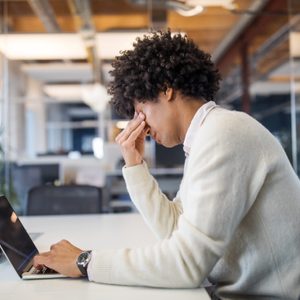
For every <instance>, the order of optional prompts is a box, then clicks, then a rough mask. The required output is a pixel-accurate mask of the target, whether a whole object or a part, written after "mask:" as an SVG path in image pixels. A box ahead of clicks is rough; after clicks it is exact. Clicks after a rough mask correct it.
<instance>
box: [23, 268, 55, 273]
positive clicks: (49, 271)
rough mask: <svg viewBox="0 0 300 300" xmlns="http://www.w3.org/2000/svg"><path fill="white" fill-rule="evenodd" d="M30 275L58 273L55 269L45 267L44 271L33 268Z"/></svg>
mask: <svg viewBox="0 0 300 300" xmlns="http://www.w3.org/2000/svg"><path fill="white" fill-rule="evenodd" d="M29 273H30V274H55V273H57V272H56V271H54V270H53V269H50V268H47V267H43V268H42V269H37V268H35V267H32V268H31V269H30V271H29Z"/></svg>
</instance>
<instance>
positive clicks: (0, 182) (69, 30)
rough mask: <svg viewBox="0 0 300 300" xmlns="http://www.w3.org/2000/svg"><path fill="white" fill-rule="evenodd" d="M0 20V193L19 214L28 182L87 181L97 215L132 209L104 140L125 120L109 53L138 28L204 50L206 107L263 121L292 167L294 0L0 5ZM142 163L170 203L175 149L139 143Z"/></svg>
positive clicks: (299, 11)
mask: <svg viewBox="0 0 300 300" xmlns="http://www.w3.org/2000/svg"><path fill="white" fill-rule="evenodd" d="M0 17H1V19H0V20H1V21H0V32H1V35H0V74H1V75H0V192H1V193H4V194H6V195H7V196H8V197H9V199H10V201H11V203H12V204H13V205H14V206H15V208H16V209H17V210H18V211H19V213H21V214H22V213H25V214H26V213H29V212H28V197H29V194H30V192H31V193H32V190H33V189H35V188H37V187H42V186H47V188H49V187H51V186H52V187H58V186H60V187H62V186H68V187H74V188H76V186H77V187H78V186H82V187H83V188H84V187H85V186H87V185H88V186H93V187H97V188H98V189H99V190H100V191H101V201H100V202H101V209H100V210H101V212H124V211H126V212H128V211H134V207H133V206H132V205H131V201H130V199H129V197H128V195H127V193H126V189H125V185H124V181H123V179H122V177H121V167H122V165H123V162H122V157H121V152H120V150H119V148H118V146H117V145H116V144H115V142H114V138H115V136H116V135H117V134H118V133H119V132H120V130H122V128H124V126H126V120H123V119H122V118H121V117H120V116H118V115H117V114H116V113H115V112H114V111H113V110H112V108H111V107H110V105H109V104H108V102H109V96H108V95H107V92H106V86H107V84H108V82H109V80H110V75H109V70H110V69H111V61H112V60H113V59H114V57H115V56H116V55H118V53H119V51H120V50H125V49H130V48H131V47H132V43H133V42H134V40H135V38H136V37H137V36H143V34H144V33H146V32H148V31H149V30H150V28H154V29H165V28H171V29H172V30H173V31H177V32H184V33H186V34H188V36H189V37H190V38H192V39H193V40H194V41H195V42H196V43H197V44H198V45H199V47H200V48H202V49H203V50H205V51H207V52H209V53H211V54H212V57H213V60H214V61H215V63H216V64H217V66H218V67H219V69H220V71H221V73H222V77H223V82H222V86H221V90H220V92H219V93H218V96H217V102H218V103H219V104H220V105H222V106H224V107H228V108H229V109H236V110H242V111H245V112H247V113H249V114H251V115H252V116H253V117H254V118H256V119H257V120H258V121H260V122H261V123H262V124H263V125H265V126H266V127H267V128H268V129H269V130H270V131H271V132H272V133H273V134H274V135H275V136H276V137H277V138H278V140H279V142H280V143H281V144H282V146H283V148H284V149H285V151H286V153H287V155H288V157H289V159H290V162H291V164H292V166H293V167H294V169H295V172H297V174H300V113H299V111H300V97H299V94H300V1H299V0H165V1H164V0H6V1H3V0H0ZM145 160H146V161H147V162H148V164H149V166H150V167H151V172H152V173H153V175H154V176H155V177H156V178H157V179H158V181H159V182H160V184H161V187H162V189H163V191H164V192H166V193H167V194H168V196H169V197H170V198H172V197H173V196H174V195H175V194H176V191H177V189H178V187H179V182H180V178H181V176H182V166H183V161H184V154H183V151H182V148H181V147H180V146H179V147H176V148H174V149H171V150H166V149H164V148H163V147H162V146H160V145H156V144H155V142H154V141H153V140H151V139H149V140H147V142H146V153H145ZM84 191H85V190H83V195H86V196H84V197H89V196H88V195H92V194H93V192H91V194H89V193H88V192H86V194H85V192H84ZM60 193H62V190H60ZM77 194H78V193H77ZM30 195H31V194H30ZM41 195H43V194H41ZM53 195H54V194H53ZM70 195H71V194H69V196H70ZM93 195H95V193H94V194H93ZM43 197H44V196H43ZM70 197H71V198H72V197H73V196H70ZM84 197H83V198H84ZM91 197H92V196H91ZM45 201H46V200H45ZM82 201H84V200H82ZM97 209H98V208H97Z"/></svg>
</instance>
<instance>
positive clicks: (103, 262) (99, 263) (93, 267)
mask: <svg viewBox="0 0 300 300" xmlns="http://www.w3.org/2000/svg"><path fill="white" fill-rule="evenodd" d="M114 252H115V251H95V250H93V251H92V258H91V260H90V263H89V265H88V269H87V273H88V278H89V280H90V281H95V282H101V283H111V268H112V257H113V256H114Z"/></svg>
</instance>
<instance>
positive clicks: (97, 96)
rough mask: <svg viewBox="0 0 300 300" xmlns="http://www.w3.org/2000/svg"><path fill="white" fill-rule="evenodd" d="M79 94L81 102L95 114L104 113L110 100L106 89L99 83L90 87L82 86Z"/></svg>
mask: <svg viewBox="0 0 300 300" xmlns="http://www.w3.org/2000/svg"><path fill="white" fill-rule="evenodd" d="M81 92H82V100H83V101H84V102H85V103H86V104H87V105H89V106H90V107H91V108H92V109H93V110H94V111H96V112H102V111H104V110H105V108H106V105H107V103H108V102H109V100H110V99H111V96H110V95H109V94H108V93H107V89H106V87H105V86H104V85H102V84H99V83H95V84H94V85H92V86H91V85H83V86H82V87H81Z"/></svg>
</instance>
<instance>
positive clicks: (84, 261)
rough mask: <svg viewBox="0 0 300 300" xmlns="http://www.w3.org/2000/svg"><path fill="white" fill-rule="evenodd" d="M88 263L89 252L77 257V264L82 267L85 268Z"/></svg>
mask: <svg viewBox="0 0 300 300" xmlns="http://www.w3.org/2000/svg"><path fill="white" fill-rule="evenodd" d="M89 261H90V252H89V251H86V252H82V253H81V254H80V255H79V257H78V263H79V264H81V265H82V266H84V267H85V266H86V265H87V264H88V263H89Z"/></svg>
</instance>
